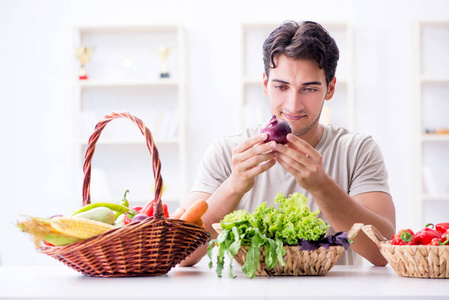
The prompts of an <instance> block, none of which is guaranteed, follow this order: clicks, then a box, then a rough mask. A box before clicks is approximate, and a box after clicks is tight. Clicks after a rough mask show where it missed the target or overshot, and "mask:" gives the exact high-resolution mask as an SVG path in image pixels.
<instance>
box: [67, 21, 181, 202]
mask: <svg viewBox="0 0 449 300" xmlns="http://www.w3.org/2000/svg"><path fill="white" fill-rule="evenodd" d="M73 41H74V47H73V49H74V51H76V50H77V49H78V47H80V46H83V47H89V48H91V49H92V51H91V52H92V57H91V59H90V61H88V62H87V64H86V69H87V70H86V71H87V75H88V76H89V79H87V80H79V79H78V76H77V75H78V74H79V69H80V61H79V60H78V59H77V58H76V52H75V53H73V55H71V57H72V63H73V76H72V78H71V81H70V84H71V86H72V89H73V94H74V101H73V110H72V112H73V120H74V126H73V129H74V130H73V131H72V132H73V156H74V157H75V161H74V167H73V170H74V171H73V172H74V174H75V176H76V177H75V178H80V177H79V174H78V172H79V166H80V165H83V161H84V159H83V157H84V153H83V152H84V151H85V150H86V148H87V146H88V143H89V137H90V136H91V134H92V130H93V128H94V126H95V125H96V124H97V122H98V121H99V120H102V118H103V116H105V115H106V114H110V113H111V112H113V111H127V112H133V116H135V117H137V118H139V119H141V120H142V121H144V122H145V126H147V128H149V129H151V133H152V135H153V139H154V143H155V144H156V146H157V147H158V148H159V147H162V148H163V150H162V151H159V154H160V155H159V156H160V160H161V162H162V164H163V165H164V168H163V175H164V178H163V179H164V183H165V184H167V186H169V187H171V190H170V192H169V193H167V194H166V195H167V196H168V198H167V197H164V196H163V197H162V199H163V201H164V202H165V201H167V202H170V203H171V205H170V206H171V207H173V208H176V207H177V206H178V205H179V204H180V203H181V201H182V200H183V199H184V198H185V195H186V194H187V193H188V188H187V183H188V182H187V176H186V174H187V153H186V149H187V146H186V130H185V128H186V126H185V120H186V118H185V113H186V85H185V81H186V77H185V75H186V73H185V72H186V61H185V60H186V45H185V36H184V29H183V28H182V26H180V25H177V24H167V23H162V24H154V23H149V24H111V26H105V25H102V24H99V26H96V25H93V26H91V25H87V26H77V27H75V28H74V35H73ZM161 47H168V48H169V49H170V54H169V56H168V57H167V59H166V60H165V61H164V60H163V59H162V57H161V52H160V50H161ZM164 62H165V63H166V64H167V65H166V66H165V67H167V68H168V71H169V73H170V77H169V78H160V72H161V71H162V69H163V68H162V67H163V64H164ZM164 70H165V68H164ZM174 121H175V122H174ZM108 124H109V123H108ZM96 146H97V150H98V152H97V153H96V156H95V158H94V159H95V161H96V165H95V170H92V174H93V175H92V176H93V177H94V178H96V181H95V183H94V184H93V187H92V188H91V195H93V196H94V198H92V199H93V201H94V202H99V201H102V202H113V203H117V202H119V201H120V199H121V198H122V196H120V195H123V191H124V190H126V189H130V190H133V195H134V196H132V195H131V196H130V199H129V200H130V202H131V205H142V204H145V203H148V201H149V200H151V199H150V198H151V197H153V195H152V192H151V191H150V190H149V189H148V182H152V181H153V180H154V178H153V177H152V176H151V172H150V171H151V167H150V168H148V166H147V161H148V154H149V153H148V149H146V142H145V138H144V137H143V136H142V135H141V134H140V132H139V130H138V129H137V128H136V126H135V124H133V123H132V122H131V121H129V120H128V121H125V120H123V119H122V120H117V121H113V122H111V123H110V125H107V127H106V129H105V131H104V132H103V133H102V136H101V137H100V138H99V140H98V142H97V143H96ZM123 173H126V174H127V175H126V176H125V178H124V177H122V176H123ZM80 179H81V178H80ZM81 185H82V182H80V181H79V182H74V186H75V187H79V186H81ZM115 195H117V197H115ZM75 204H78V203H77V201H76V202H75Z"/></svg>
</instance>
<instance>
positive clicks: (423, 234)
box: [416, 224, 441, 245]
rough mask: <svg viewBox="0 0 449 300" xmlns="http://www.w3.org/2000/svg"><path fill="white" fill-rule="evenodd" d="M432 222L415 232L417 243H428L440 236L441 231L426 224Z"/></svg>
mask: <svg viewBox="0 0 449 300" xmlns="http://www.w3.org/2000/svg"><path fill="white" fill-rule="evenodd" d="M429 225H432V224H427V225H426V227H425V228H423V229H422V230H421V231H419V232H417V233H416V241H417V244H419V245H428V244H430V243H431V242H432V240H433V239H434V238H440V237H441V233H439V232H438V231H436V230H434V229H432V228H428V227H427V226H429Z"/></svg>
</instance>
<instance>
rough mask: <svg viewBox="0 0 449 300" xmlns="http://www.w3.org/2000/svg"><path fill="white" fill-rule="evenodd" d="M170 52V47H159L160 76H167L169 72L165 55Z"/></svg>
mask: <svg viewBox="0 0 449 300" xmlns="http://www.w3.org/2000/svg"><path fill="white" fill-rule="evenodd" d="M169 53H170V48H168V47H162V48H160V49H159V54H160V55H161V57H162V68H161V78H169V77H170V73H169V72H168V63H167V57H168V54H169Z"/></svg>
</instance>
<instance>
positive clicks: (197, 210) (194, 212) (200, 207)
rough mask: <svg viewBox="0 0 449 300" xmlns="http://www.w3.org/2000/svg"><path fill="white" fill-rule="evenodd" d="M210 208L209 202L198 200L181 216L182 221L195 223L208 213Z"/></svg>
mask: <svg viewBox="0 0 449 300" xmlns="http://www.w3.org/2000/svg"><path fill="white" fill-rule="evenodd" d="M207 208H208V205H207V202H206V201H205V200H203V199H198V200H196V201H195V202H193V204H192V205H190V207H189V208H188V209H187V210H186V212H185V213H184V214H183V215H182V216H181V218H180V219H181V220H184V221H187V222H192V223H195V222H197V221H198V220H199V219H201V217H202V216H203V215H204V214H205V213H206V211H207Z"/></svg>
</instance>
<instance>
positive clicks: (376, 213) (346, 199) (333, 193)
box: [311, 178, 395, 266]
mask: <svg viewBox="0 0 449 300" xmlns="http://www.w3.org/2000/svg"><path fill="white" fill-rule="evenodd" d="M311 195H312V197H313V198H314V199H315V201H316V203H317V204H318V206H319V207H320V211H321V212H322V213H323V214H324V215H325V216H326V218H327V220H328V221H329V223H330V225H331V226H332V227H333V228H334V230H335V231H348V230H349V229H350V228H351V226H352V225H353V224H354V223H364V224H371V225H374V226H375V227H376V228H377V229H378V230H379V231H380V232H381V233H382V234H383V235H384V236H393V234H394V233H395V225H394V224H395V209H394V205H393V201H392V199H391V196H390V195H389V194H387V193H384V192H369V193H363V194H359V195H356V196H354V197H352V198H351V197H350V196H349V195H348V194H347V193H346V192H345V191H343V190H342V189H341V188H340V187H339V186H338V185H337V183H336V182H335V181H334V180H333V179H332V178H329V179H328V181H327V183H326V184H324V185H323V188H321V189H320V190H317V191H314V192H311ZM353 242H354V243H353V244H352V245H351V248H353V249H354V251H356V252H357V253H358V254H360V255H361V256H363V257H364V258H366V259H367V260H368V261H370V262H371V263H372V264H373V265H375V266H384V265H386V264H387V261H386V260H385V258H384V257H383V256H382V254H381V253H380V251H379V249H378V248H377V246H376V245H375V244H374V243H373V242H372V241H371V239H370V238H368V236H366V235H365V234H358V235H357V237H355V238H354V240H353Z"/></svg>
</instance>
